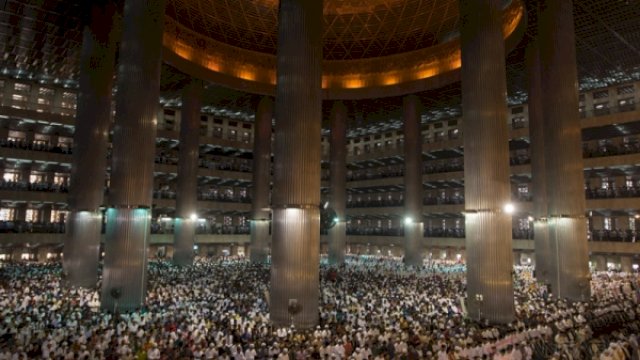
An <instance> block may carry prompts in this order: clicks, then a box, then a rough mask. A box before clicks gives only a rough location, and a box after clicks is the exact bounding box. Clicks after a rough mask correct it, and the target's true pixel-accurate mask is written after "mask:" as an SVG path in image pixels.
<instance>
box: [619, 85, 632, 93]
mask: <svg viewBox="0 0 640 360" xmlns="http://www.w3.org/2000/svg"><path fill="white" fill-rule="evenodd" d="M634 92H635V89H634V88H633V84H629V85H624V86H620V87H618V95H625V94H633V93H634Z"/></svg>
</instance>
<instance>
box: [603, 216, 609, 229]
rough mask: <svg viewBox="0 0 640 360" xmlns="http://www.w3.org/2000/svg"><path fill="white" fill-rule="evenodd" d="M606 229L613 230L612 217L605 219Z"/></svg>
mask: <svg viewBox="0 0 640 360" xmlns="http://www.w3.org/2000/svg"><path fill="white" fill-rule="evenodd" d="M604 229H605V230H611V218H610V217H605V218H604Z"/></svg>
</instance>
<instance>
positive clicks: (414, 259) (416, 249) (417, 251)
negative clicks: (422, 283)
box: [385, 223, 424, 266]
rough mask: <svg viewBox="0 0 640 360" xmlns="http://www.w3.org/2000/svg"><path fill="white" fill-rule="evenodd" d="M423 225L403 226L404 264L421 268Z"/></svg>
mask: <svg viewBox="0 0 640 360" xmlns="http://www.w3.org/2000/svg"><path fill="white" fill-rule="evenodd" d="M423 234H424V223H411V224H405V225H404V264H405V265H408V266H422V264H423V262H422V239H423V238H424V236H423ZM385 255H386V254H385Z"/></svg>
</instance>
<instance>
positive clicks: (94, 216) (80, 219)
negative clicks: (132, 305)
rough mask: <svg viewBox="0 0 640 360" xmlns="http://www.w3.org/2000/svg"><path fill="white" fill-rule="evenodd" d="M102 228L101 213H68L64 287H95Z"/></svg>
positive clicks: (63, 266)
mask: <svg viewBox="0 0 640 360" xmlns="http://www.w3.org/2000/svg"><path fill="white" fill-rule="evenodd" d="M101 229H102V215H101V214H100V212H98V211H72V212H71V213H70V214H69V221H68V225H67V236H66V237H65V242H64V250H63V254H64V255H63V260H62V269H63V277H64V281H63V283H64V284H65V286H69V287H83V288H95V287H96V286H97V281H98V263H99V261H100V238H101V234H100V230H101Z"/></svg>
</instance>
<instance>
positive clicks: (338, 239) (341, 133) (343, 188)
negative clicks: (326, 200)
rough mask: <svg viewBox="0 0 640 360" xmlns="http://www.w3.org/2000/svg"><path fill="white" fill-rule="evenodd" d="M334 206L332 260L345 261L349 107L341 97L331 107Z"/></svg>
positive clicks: (331, 196) (331, 193)
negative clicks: (336, 220) (335, 220)
mask: <svg viewBox="0 0 640 360" xmlns="http://www.w3.org/2000/svg"><path fill="white" fill-rule="evenodd" d="M330 146H331V147H330V148H331V163H330V173H329V174H330V176H331V184H330V186H329V187H330V190H329V191H330V205H329V206H330V207H331V208H333V210H335V212H336V217H337V218H338V222H337V223H336V224H335V226H334V227H333V228H331V229H329V263H330V264H335V265H341V264H343V263H344V255H345V247H346V240H347V233H346V224H347V222H346V221H347V219H346V215H347V214H346V210H347V108H346V106H344V104H343V103H342V102H341V101H337V102H335V103H334V104H333V108H332V109H331V140H330Z"/></svg>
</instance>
